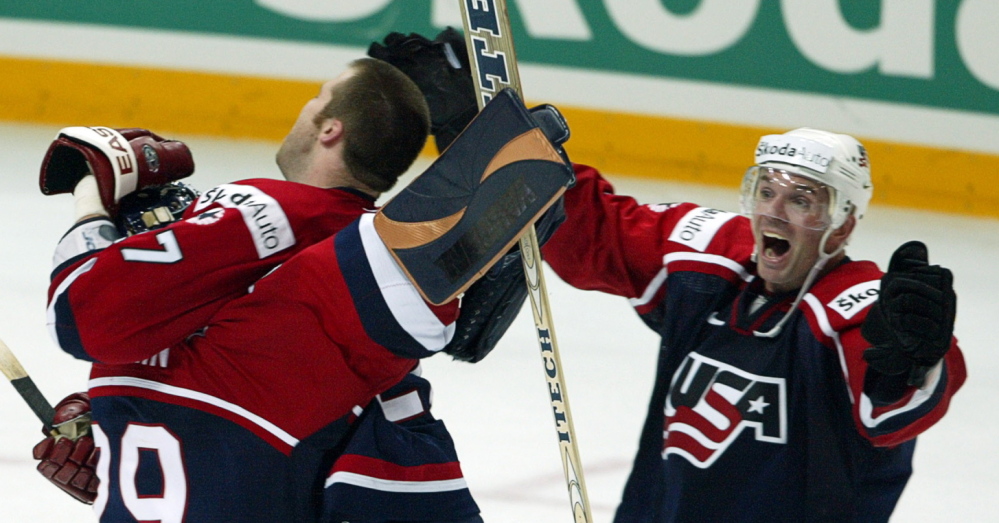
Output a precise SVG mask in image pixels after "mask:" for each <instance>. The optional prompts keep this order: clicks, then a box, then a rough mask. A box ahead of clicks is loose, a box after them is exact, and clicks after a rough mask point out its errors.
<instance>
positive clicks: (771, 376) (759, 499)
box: [544, 166, 965, 522]
mask: <svg viewBox="0 0 999 523" xmlns="http://www.w3.org/2000/svg"><path fill="white" fill-rule="evenodd" d="M576 176H577V182H576V186H575V187H574V188H573V189H571V190H570V191H569V192H568V193H567V194H566V197H565V206H566V214H567V216H568V219H567V221H566V222H565V223H564V224H563V225H562V227H561V229H559V231H557V232H556V234H555V235H554V236H553V238H552V240H551V241H550V242H549V243H548V244H547V245H546V246H545V249H544V254H545V259H546V260H547V261H548V262H549V263H550V264H551V266H552V267H553V268H554V269H555V271H556V272H557V273H558V274H559V276H561V277H562V278H563V279H565V280H566V281H567V282H569V283H570V284H572V285H573V286H575V287H578V288H581V289H591V290H599V291H603V292H608V293H612V294H616V295H620V296H624V297H626V298H628V299H629V300H630V303H631V304H632V306H633V307H635V309H636V311H637V312H638V313H639V315H640V316H641V318H642V319H643V320H644V322H645V323H646V324H647V325H648V326H649V327H650V328H652V329H653V330H655V331H656V332H657V333H659V334H660V335H661V336H662V345H661V348H660V355H659V363H658V369H657V378H656V383H655V387H654V390H653V394H652V399H651V402H650V404H649V409H648V415H647V419H646V422H645V425H644V428H643V432H642V436H641V442H640V447H639V451H638V455H637V456H636V458H635V463H634V466H633V469H632V472H631V475H630V477H629V479H628V482H627V485H626V487H625V492H624V495H623V499H622V502H621V505H620V506H619V508H618V511H617V514H616V518H615V521H618V522H638V521H641V522H668V521H732V522H735V521H819V520H821V521H861V520H862V521H886V520H887V519H888V516H889V515H890V514H891V511H892V510H893V508H894V506H895V504H896V502H897V500H898V498H899V496H900V495H901V492H902V488H903V487H904V486H905V483H906V481H907V480H908V478H909V476H910V474H911V472H912V470H911V458H912V452H913V448H914V443H915V440H914V438H915V437H916V435H918V434H919V433H921V432H922V431H924V430H926V429H927V428H929V427H930V426H931V425H933V424H934V423H935V422H936V421H938V420H939V419H940V418H941V416H943V415H944V413H945V412H946V410H947V406H948V404H949V402H950V398H951V397H952V395H953V394H954V393H955V392H956V391H957V389H958V388H959V387H960V386H961V385H962V383H963V382H964V379H965V367H964V361H963V358H962V355H961V352H960V350H959V349H958V348H957V346H956V342H954V343H955V345H954V346H953V347H952V350H950V351H949V352H948V354H947V356H946V357H945V358H944V360H943V361H942V364H941V365H940V366H938V367H937V368H936V369H935V371H934V372H932V373H931V374H930V376H929V378H928V380H927V383H926V385H925V386H924V388H922V389H916V388H910V390H908V391H907V394H906V395H905V396H904V397H903V398H902V399H901V400H899V401H897V402H894V403H892V404H890V405H881V404H876V403H875V402H873V401H872V400H871V399H870V397H868V395H867V394H866V393H865V390H864V376H865V371H866V363H865V361H864V360H863V357H862V354H863V351H864V350H865V349H866V348H867V347H868V346H869V345H868V344H867V342H866V341H865V340H864V339H863V338H862V337H861V335H860V326H861V324H862V322H863V320H864V318H865V316H866V314H867V310H868V307H869V306H870V304H871V303H873V302H874V301H875V300H876V299H877V295H878V289H879V285H880V278H881V276H882V272H881V271H880V270H879V269H878V268H877V267H876V266H875V265H874V264H873V263H871V262H855V261H850V260H849V259H847V260H845V261H844V262H843V263H841V264H840V265H839V266H837V267H835V268H834V269H833V270H831V271H830V272H829V273H828V274H826V275H825V276H824V277H823V278H821V279H820V280H819V281H818V282H816V283H815V285H813V287H812V288H811V289H810V290H809V292H808V293H807V294H806V295H805V297H804V300H803V302H802V303H801V305H800V306H799V307H797V308H795V310H793V311H790V312H789V309H790V305H791V303H792V302H793V300H794V298H795V296H796V294H797V293H796V292H795V293H789V294H788V295H784V296H775V297H771V298H770V299H769V300H767V302H766V303H765V304H764V305H763V306H762V307H759V308H756V307H754V306H752V303H753V302H754V301H756V298H757V297H759V296H761V295H763V294H764V293H762V292H761V291H762V281H761V280H758V279H757V278H756V277H755V265H754V264H753V263H752V261H751V259H750V258H751V255H752V251H753V237H752V231H751V229H750V223H749V220H747V219H746V218H744V217H742V216H739V215H736V214H733V213H729V212H724V211H719V210H715V209H710V208H705V207H700V206H697V205H694V204H689V203H685V204H678V205H640V204H638V203H637V202H636V201H635V200H634V199H632V198H630V197H625V196H618V195H615V194H614V192H613V188H612V187H611V185H610V184H609V183H608V182H607V181H606V180H604V179H603V178H602V177H601V176H600V175H599V174H598V173H597V172H596V171H595V170H594V169H592V168H589V167H585V166H577V168H576ZM785 314H791V315H792V317H791V318H790V320H789V322H788V323H787V324H786V325H785V326H784V327H783V329H782V330H781V331H780V333H779V334H778V335H777V336H775V337H765V336H760V335H757V334H754V333H760V332H766V331H768V330H770V329H771V328H772V327H773V326H774V325H775V324H776V323H777V322H778V321H779V320H780V319H781V318H783V317H784V315H785ZM608 349H609V350H610V349H611V348H608Z"/></svg>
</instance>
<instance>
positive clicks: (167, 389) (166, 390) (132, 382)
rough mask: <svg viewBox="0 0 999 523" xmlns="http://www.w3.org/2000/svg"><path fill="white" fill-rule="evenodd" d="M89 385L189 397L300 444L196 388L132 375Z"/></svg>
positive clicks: (288, 442)
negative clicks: (192, 388) (144, 390)
mask: <svg viewBox="0 0 999 523" xmlns="http://www.w3.org/2000/svg"><path fill="white" fill-rule="evenodd" d="M87 385H88V387H89V388H90V390H93V389H96V388H99V387H135V388H137V389H146V390H152V391H156V392H159V393H162V394H167V395H169V396H177V397H178V398H187V399H191V400H195V401H200V402H202V403H207V404H209V405H212V406H214V407H218V408H220V409H222V410H225V411H227V412H231V413H233V414H235V415H237V416H239V417H241V418H243V419H245V420H247V421H249V422H251V423H253V424H254V425H256V426H258V427H260V428H262V429H264V430H265V431H267V432H269V433H271V434H273V435H274V437H276V438H278V439H279V440H281V441H283V442H285V443H287V444H288V445H289V446H292V447H294V446H295V445H298V438H296V437H294V436H292V435H291V434H288V433H287V432H285V431H284V430H281V429H280V428H279V427H278V426H277V425H275V424H273V423H271V422H269V421H267V420H265V419H264V418H261V417H260V416H257V415H256V414H254V413H252V412H250V411H248V410H246V409H244V408H243V407H240V406H239V405H236V404H234V403H229V402H228V401H225V400H222V399H219V398H216V397H215V396H210V395H208V394H205V393H204V392H198V391H196V390H190V389H184V388H181V387H174V386H173V385H167V384H165V383H160V382H158V381H152V380H144V379H142V378H133V377H131V376H109V377H105V378H94V379H92V380H90V381H89V382H88V384H87Z"/></svg>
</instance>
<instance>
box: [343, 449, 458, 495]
mask: <svg viewBox="0 0 999 523" xmlns="http://www.w3.org/2000/svg"><path fill="white" fill-rule="evenodd" d="M334 483H346V484H348V485H355V486H358V487H364V488H368V489H372V490H380V491H383V492H409V493H429V492H447V491H451V490H461V489H465V488H468V485H467V483H466V482H465V479H464V477H463V476H462V473H461V467H460V466H459V465H458V463H457V462H450V463H428V464H424V465H417V466H412V467H404V466H401V465H398V464H395V463H390V462H388V461H384V460H381V459H377V458H371V457H367V456H361V455H356V454H346V455H344V456H342V457H341V458H340V459H338V460H337V462H336V465H335V466H334V470H333V473H332V474H330V475H329V477H327V478H326V486H327V487H329V486H330V485H333V484H334Z"/></svg>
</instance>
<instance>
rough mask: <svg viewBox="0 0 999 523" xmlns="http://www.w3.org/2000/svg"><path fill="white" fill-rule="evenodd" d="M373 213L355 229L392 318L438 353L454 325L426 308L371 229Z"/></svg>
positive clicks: (448, 337) (430, 349)
mask: <svg viewBox="0 0 999 523" xmlns="http://www.w3.org/2000/svg"><path fill="white" fill-rule="evenodd" d="M374 219H375V215H374V213H368V214H363V215H361V219H360V223H359V224H358V229H359V232H360V235H361V243H362V244H363V245H364V253H365V255H366V256H367V258H368V264H369V265H370V266H371V272H372V273H373V274H374V276H375V282H376V283H377V284H378V288H379V290H381V292H382V296H383V297H384V298H385V303H386V304H387V305H388V307H389V310H390V311H391V312H392V316H393V317H394V318H395V321H396V322H398V323H399V325H400V326H401V327H402V328H403V329H404V330H405V331H406V332H408V333H409V335H410V336H412V337H413V338H414V339H416V341H418V342H419V343H420V345H422V346H423V347H424V348H425V349H427V350H428V351H431V352H438V351H440V350H441V349H443V348H444V346H445V345H447V344H448V342H449V341H451V337H452V336H454V330H455V325H454V323H453V322H452V323H451V324H449V325H444V324H443V323H441V321H440V320H439V319H438V318H437V316H436V315H435V314H434V313H433V311H432V310H430V306H429V305H427V302H426V301H424V300H423V297H422V296H420V293H419V291H417V290H416V286H415V285H413V283H412V282H411V281H409V278H407V277H406V274H405V273H403V272H402V269H400V268H399V265H398V264H397V263H396V261H395V258H392V254H390V253H389V250H388V248H387V247H385V244H384V243H383V242H382V240H381V238H380V237H379V236H378V233H376V232H375V226H374Z"/></svg>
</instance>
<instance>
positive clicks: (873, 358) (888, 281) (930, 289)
mask: <svg viewBox="0 0 999 523" xmlns="http://www.w3.org/2000/svg"><path fill="white" fill-rule="evenodd" d="M927 260H928V258H927V250H926V245H924V244H923V243H922V242H918V241H911V242H908V243H906V244H904V245H902V246H901V247H899V248H898V250H896V251H895V253H894V254H893V255H892V257H891V262H890V263H889V264H888V272H886V273H885V275H884V276H883V277H882V278H881V293H880V296H879V297H878V301H877V302H876V303H875V304H874V305H872V306H871V310H870V312H869V313H868V314H867V318H866V320H864V325H863V327H862V328H861V331H860V332H861V334H862V335H863V336H864V338H865V339H866V340H867V341H868V342H870V343H871V345H872V347H871V348H869V349H867V350H866V351H864V359H865V360H867V364H868V365H869V366H870V367H871V368H872V369H874V370H876V371H878V372H880V373H881V374H884V375H888V376H895V375H901V374H907V375H908V380H907V383H908V384H909V385H911V386H915V387H921V386H922V385H923V383H924V380H925V378H926V374H927V372H929V370H930V369H931V368H933V366H934V365H936V364H937V362H939V361H940V359H941V358H942V357H943V356H944V354H946V353H947V350H948V349H950V344H951V337H952V335H953V333H954V317H955V315H956V308H957V297H956V295H955V294H954V288H953V279H954V278H953V275H952V274H951V272H950V270H948V269H945V268H943V267H940V266H939V265H930V264H929V263H928V261H927Z"/></svg>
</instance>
